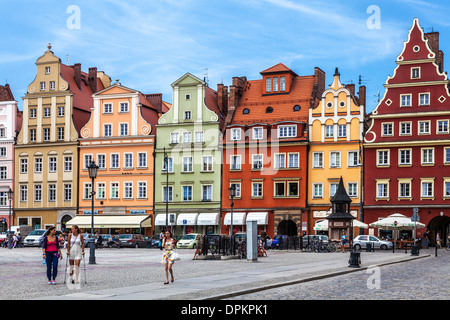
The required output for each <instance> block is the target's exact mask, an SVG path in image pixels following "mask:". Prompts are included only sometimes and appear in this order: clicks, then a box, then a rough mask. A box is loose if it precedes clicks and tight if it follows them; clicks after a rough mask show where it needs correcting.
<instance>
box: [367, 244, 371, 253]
mask: <svg viewBox="0 0 450 320" xmlns="http://www.w3.org/2000/svg"><path fill="white" fill-rule="evenodd" d="M366 252H372V244H371V243H370V242H368V243H366Z"/></svg>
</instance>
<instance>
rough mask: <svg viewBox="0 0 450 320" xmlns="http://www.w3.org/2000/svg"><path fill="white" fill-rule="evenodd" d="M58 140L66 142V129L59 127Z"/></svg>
mask: <svg viewBox="0 0 450 320" xmlns="http://www.w3.org/2000/svg"><path fill="white" fill-rule="evenodd" d="M58 140H64V127H58Z"/></svg>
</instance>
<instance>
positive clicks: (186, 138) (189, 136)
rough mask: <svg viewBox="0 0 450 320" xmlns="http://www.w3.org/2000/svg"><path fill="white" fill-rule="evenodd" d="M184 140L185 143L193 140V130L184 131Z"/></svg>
mask: <svg viewBox="0 0 450 320" xmlns="http://www.w3.org/2000/svg"><path fill="white" fill-rule="evenodd" d="M183 142H184V143H191V142H192V133H191V132H183Z"/></svg>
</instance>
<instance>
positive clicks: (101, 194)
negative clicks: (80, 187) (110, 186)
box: [97, 182, 106, 199]
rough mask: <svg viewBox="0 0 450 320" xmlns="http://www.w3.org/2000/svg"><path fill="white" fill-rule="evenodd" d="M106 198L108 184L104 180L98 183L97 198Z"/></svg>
mask: <svg viewBox="0 0 450 320" xmlns="http://www.w3.org/2000/svg"><path fill="white" fill-rule="evenodd" d="M105 198H106V184H105V183H104V182H99V183H97V199H105Z"/></svg>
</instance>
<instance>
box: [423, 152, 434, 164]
mask: <svg viewBox="0 0 450 320" xmlns="http://www.w3.org/2000/svg"><path fill="white" fill-rule="evenodd" d="M421 150H422V165H427V164H434V148H429V149H428V148H423V149H421Z"/></svg>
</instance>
